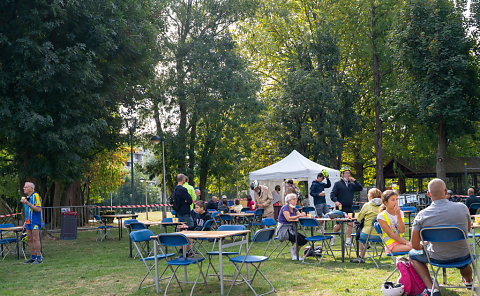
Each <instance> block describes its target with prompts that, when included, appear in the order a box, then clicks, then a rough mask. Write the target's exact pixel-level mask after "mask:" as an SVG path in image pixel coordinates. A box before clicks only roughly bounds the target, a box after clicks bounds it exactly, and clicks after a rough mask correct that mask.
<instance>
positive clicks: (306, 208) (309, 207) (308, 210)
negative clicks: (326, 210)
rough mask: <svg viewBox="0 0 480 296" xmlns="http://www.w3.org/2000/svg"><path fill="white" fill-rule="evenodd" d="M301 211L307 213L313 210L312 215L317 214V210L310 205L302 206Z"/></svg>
mask: <svg viewBox="0 0 480 296" xmlns="http://www.w3.org/2000/svg"><path fill="white" fill-rule="evenodd" d="M302 212H304V213H305V214H308V213H310V212H314V213H315V214H314V215H312V216H316V215H317V211H316V210H315V208H314V207H311V206H307V207H303V208H302Z"/></svg>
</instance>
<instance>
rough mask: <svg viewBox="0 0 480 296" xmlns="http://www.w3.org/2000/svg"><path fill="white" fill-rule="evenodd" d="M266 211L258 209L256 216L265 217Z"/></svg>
mask: <svg viewBox="0 0 480 296" xmlns="http://www.w3.org/2000/svg"><path fill="white" fill-rule="evenodd" d="M264 211H265V210H264V209H256V210H255V216H263V212H264Z"/></svg>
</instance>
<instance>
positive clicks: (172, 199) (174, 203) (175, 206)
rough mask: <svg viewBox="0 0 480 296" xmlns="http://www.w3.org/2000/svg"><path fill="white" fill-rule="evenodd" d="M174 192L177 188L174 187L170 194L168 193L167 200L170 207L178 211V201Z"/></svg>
mask: <svg viewBox="0 0 480 296" xmlns="http://www.w3.org/2000/svg"><path fill="white" fill-rule="evenodd" d="M176 192H177V188H175V189H174V190H173V191H172V194H170V197H169V202H170V204H171V205H172V209H173V210H175V211H178V210H179V209H180V202H179V200H178V198H177V194H176Z"/></svg>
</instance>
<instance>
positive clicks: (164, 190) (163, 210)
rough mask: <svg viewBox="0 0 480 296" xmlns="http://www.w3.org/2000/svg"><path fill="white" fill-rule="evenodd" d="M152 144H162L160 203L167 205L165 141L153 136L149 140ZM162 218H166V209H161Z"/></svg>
mask: <svg viewBox="0 0 480 296" xmlns="http://www.w3.org/2000/svg"><path fill="white" fill-rule="evenodd" d="M151 141H152V143H153V144H155V145H156V144H159V143H160V142H162V162H163V196H162V203H163V204H166V203H167V187H166V185H165V139H164V138H163V137H160V136H157V135H155V136H153V137H152V139H151ZM162 213H163V218H165V217H167V209H166V207H162Z"/></svg>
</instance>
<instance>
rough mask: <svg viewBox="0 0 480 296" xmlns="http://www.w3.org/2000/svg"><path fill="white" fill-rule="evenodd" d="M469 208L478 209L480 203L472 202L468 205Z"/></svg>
mask: <svg viewBox="0 0 480 296" xmlns="http://www.w3.org/2000/svg"><path fill="white" fill-rule="evenodd" d="M469 209H472V210H478V209H480V203H472V204H471V205H470V207H469Z"/></svg>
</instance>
